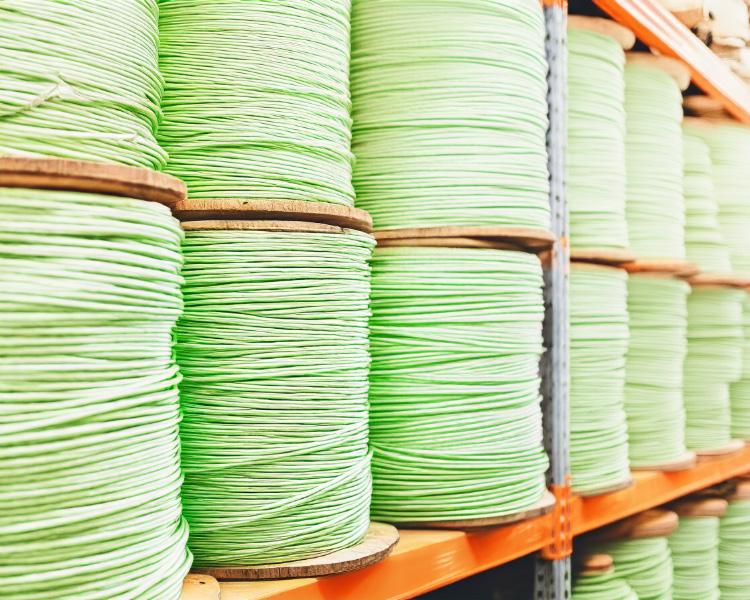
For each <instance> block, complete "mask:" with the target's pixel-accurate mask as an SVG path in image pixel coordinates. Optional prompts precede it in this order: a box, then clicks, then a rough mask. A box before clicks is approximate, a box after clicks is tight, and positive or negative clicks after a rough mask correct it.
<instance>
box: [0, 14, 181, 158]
mask: <svg viewBox="0 0 750 600" xmlns="http://www.w3.org/2000/svg"><path fill="white" fill-rule="evenodd" d="M158 11H159V9H158V4H157V1H156V0H119V1H118V2H109V3H107V2H98V1H97V0H6V1H5V2H2V4H0V22H1V23H2V24H3V26H2V28H0V65H2V66H1V67H0V156H3V155H12V156H28V157H56V158H67V159H77V160H91V161H100V162H108V163H122V164H126V165H131V166H141V167H150V168H153V169H157V170H160V169H162V168H163V167H164V165H165V163H166V158H167V156H166V153H165V152H164V150H162V149H161V148H160V147H159V145H158V144H157V143H156V139H155V138H154V130H155V129H156V127H157V124H158V123H159V120H160V118H161V109H160V108H159V103H160V101H161V95H162V87H163V81H162V78H161V75H160V74H159V68H158V61H157V52H158V45H159V32H158V24H157V19H158Z"/></svg>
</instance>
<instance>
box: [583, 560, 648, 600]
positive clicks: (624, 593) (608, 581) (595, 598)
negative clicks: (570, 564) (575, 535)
mask: <svg viewBox="0 0 750 600" xmlns="http://www.w3.org/2000/svg"><path fill="white" fill-rule="evenodd" d="M574 563H575V571H574V575H573V584H572V590H571V593H572V595H571V598H573V600H604V599H606V600H638V595H637V594H636V593H635V592H634V591H633V588H631V587H630V586H629V585H628V583H627V582H626V581H625V580H624V579H623V578H621V577H619V576H618V574H617V573H616V571H615V567H614V560H612V557H611V556H609V555H608V554H589V555H585V556H584V557H583V558H582V559H580V560H578V559H577V558H576V557H574Z"/></svg>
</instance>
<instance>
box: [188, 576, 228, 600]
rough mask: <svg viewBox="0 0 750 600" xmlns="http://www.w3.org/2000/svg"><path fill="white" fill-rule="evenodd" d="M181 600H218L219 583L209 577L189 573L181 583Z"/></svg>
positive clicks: (219, 595)
mask: <svg viewBox="0 0 750 600" xmlns="http://www.w3.org/2000/svg"><path fill="white" fill-rule="evenodd" d="M180 598H181V600H220V598H221V591H220V589H219V582H218V581H216V579H215V578H213V577H211V576H210V575H200V574H198V573H190V574H189V575H188V576H187V577H185V579H184V580H183V582H182V596H181V597H180Z"/></svg>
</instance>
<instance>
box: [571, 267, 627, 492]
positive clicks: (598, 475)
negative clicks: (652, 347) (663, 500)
mask: <svg viewBox="0 0 750 600" xmlns="http://www.w3.org/2000/svg"><path fill="white" fill-rule="evenodd" d="M627 281H628V274H627V272H626V271H624V270H622V269H614V268H610V267H599V266H595V265H583V264H576V263H573V264H572V265H571V270H570V463H571V474H572V476H573V489H574V490H575V491H577V492H580V493H592V492H595V491H597V490H602V489H607V488H611V487H613V486H616V485H618V484H621V483H623V482H627V481H629V480H630V467H629V463H628V434H627V425H626V421H625V408H624V404H625V354H626V352H627V349H628V308H627Z"/></svg>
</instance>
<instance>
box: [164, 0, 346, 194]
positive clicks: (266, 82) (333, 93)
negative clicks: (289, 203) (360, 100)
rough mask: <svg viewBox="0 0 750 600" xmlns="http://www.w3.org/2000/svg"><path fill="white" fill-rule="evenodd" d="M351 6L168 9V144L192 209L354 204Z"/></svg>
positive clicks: (227, 1) (187, 4)
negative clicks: (216, 204)
mask: <svg viewBox="0 0 750 600" xmlns="http://www.w3.org/2000/svg"><path fill="white" fill-rule="evenodd" d="M350 5H351V0H274V1H273V2H259V1H255V2H248V1H247V0H212V1H210V2H205V1H204V0H162V1H161V2H160V3H159V10H160V17H159V33H160V49H159V65H160V67H161V71H162V73H163V74H164V78H165V80H166V84H165V89H164V102H163V104H162V107H163V110H164V120H163V122H162V124H161V126H160V127H159V142H160V143H161V144H162V146H164V148H166V150H167V151H168V152H169V164H168V165H167V168H166V170H167V172H169V173H171V174H172V175H175V176H177V177H179V178H180V179H182V180H184V181H185V183H187V186H188V192H189V196H190V197H191V198H244V199H255V200H303V201H314V202H327V203H332V204H343V205H348V206H351V205H353V204H354V190H353V189H352V184H351V176H352V162H353V157H352V154H351V150H350V146H351V117H350V104H351V102H350V98H349V51H350V44H349V41H350V40H349V21H350Z"/></svg>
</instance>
